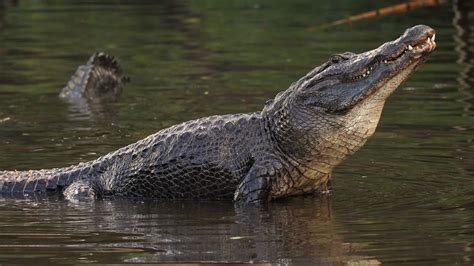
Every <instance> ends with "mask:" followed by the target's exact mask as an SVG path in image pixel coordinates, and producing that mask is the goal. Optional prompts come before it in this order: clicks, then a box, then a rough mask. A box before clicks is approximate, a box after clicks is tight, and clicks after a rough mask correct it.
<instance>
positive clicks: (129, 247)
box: [0, 197, 377, 265]
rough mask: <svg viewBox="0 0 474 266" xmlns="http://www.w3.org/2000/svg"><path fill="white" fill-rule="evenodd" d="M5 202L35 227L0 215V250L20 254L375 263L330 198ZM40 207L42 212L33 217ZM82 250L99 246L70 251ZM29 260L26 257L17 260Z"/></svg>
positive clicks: (103, 258)
mask: <svg viewBox="0 0 474 266" xmlns="http://www.w3.org/2000/svg"><path fill="white" fill-rule="evenodd" d="M7 202H8V201H7ZM5 203H6V202H5V201H3V202H2V201H1V199H0V204H1V205H5V206H7V207H2V208H3V209H5V208H7V209H9V210H8V211H5V210H4V212H5V214H8V215H9V218H8V223H13V222H14V220H15V219H18V221H21V223H26V224H35V227H34V228H33V227H28V228H26V229H27V230H25V229H24V228H23V226H21V225H20V224H18V225H17V226H10V227H9V229H8V230H7V231H6V230H3V229H6V228H2V226H3V225H5V222H6V219H5V218H3V220H2V219H0V228H1V229H2V230H0V240H1V241H0V242H1V243H3V244H0V254H9V255H15V254H16V255H20V254H21V248H22V247H25V248H28V251H29V253H31V254H37V255H40V254H44V253H45V249H47V248H54V249H59V250H56V252H58V251H61V253H62V254H54V255H52V254H46V255H49V256H52V257H51V258H47V259H51V260H55V261H61V260H68V259H69V260H73V261H77V260H79V259H82V260H84V261H91V262H103V261H107V262H121V261H123V262H142V263H146V262H164V261H166V262H173V261H181V262H182V261H189V262H194V261H213V262H265V261H273V262H281V263H284V264H287V263H291V262H298V261H307V262H311V263H313V264H315V263H316V264H317V263H325V264H327V265H334V264H336V265H337V264H342V263H348V262H351V263H368V262H370V263H373V264H376V263H377V260H374V259H370V258H364V257H362V256H354V255H351V252H354V251H357V250H360V249H361V248H363V247H364V245H361V244H357V243H348V242H347V241H346V240H345V239H344V237H343V236H342V232H343V231H344V229H343V228H342V227H341V225H340V224H338V222H337V221H336V219H335V218H334V217H332V215H331V202H330V198H326V197H321V198H318V197H305V198H297V199H292V200H291V201H288V202H277V203H274V204H270V205H268V206H266V207H255V206H248V207H235V208H234V206H233V205H232V204H231V203H224V202H209V203H203V202H201V203H192V202H174V203H172V202H129V201H118V200H117V201H96V202H87V203H79V204H74V203H68V202H64V201H57V200H41V201H35V202H28V201H27V202H22V203H21V204H18V203H17V202H15V201H11V202H9V203H10V204H11V206H9V204H5ZM25 203H26V204H25ZM16 205H18V206H21V205H29V206H28V207H26V208H25V212H28V214H27V213H25V212H22V211H21V210H20V209H17V208H16V207H15V206H16ZM42 210H47V211H46V212H45V213H42V214H41V217H38V215H39V213H37V212H39V211H42ZM57 212H60V213H61V215H57ZM28 230H29V231H28ZM72 232H74V234H73V235H71V233H72ZM40 235H41V236H43V238H45V239H48V240H47V241H46V240H45V241H44V244H41V245H38V246H37V248H36V249H35V248H34V247H32V246H28V243H29V241H31V240H32V239H34V238H35V237H36V236H40ZM20 236H22V237H20ZM64 236H66V237H64ZM14 247H16V248H18V249H15V248H14ZM87 248H94V249H95V250H99V251H101V252H94V253H82V254H80V253H77V252H74V251H75V250H76V249H79V250H84V249H87ZM116 252H120V253H121V254H122V253H123V254H122V257H117V256H115V257H114V253H116ZM58 253H59V252H58ZM33 257H34V255H33ZM4 260H5V255H0V262H2V261H4ZM32 261H35V260H31V259H29V258H28V257H25V258H19V261H17V262H20V263H21V262H32Z"/></svg>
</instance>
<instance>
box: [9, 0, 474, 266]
mask: <svg viewBox="0 0 474 266" xmlns="http://www.w3.org/2000/svg"><path fill="white" fill-rule="evenodd" d="M6 2H9V3H10V2H14V1H6ZM17 2H18V3H17V5H16V6H15V5H11V4H7V5H6V7H3V8H2V9H0V121H1V122H0V169H8V170H12V169H18V170H24V169H38V168H49V167H61V166H65V165H70V164H75V163H78V162H81V161H87V160H91V159H95V158H96V157H98V156H100V155H103V154H106V153H108V152H110V151H113V150H115V149H117V148H119V147H122V146H124V145H127V144H130V143H133V142H135V141H137V140H139V139H141V138H143V137H145V136H147V135H149V134H152V133H154V132H156V131H158V130H160V129H162V128H165V127H168V126H171V125H173V124H176V123H180V122H183V121H187V120H190V119H194V118H199V117H203V116H208V115H212V114H226V113H238V112H251V111H256V110H260V109H261V108H262V106H263V104H264V102H265V101H266V100H267V99H269V98H272V97H273V96H274V95H275V94H276V93H277V92H279V91H281V90H284V89H286V88H287V87H288V86H289V84H291V82H293V81H295V80H296V79H297V78H299V77H300V76H302V75H304V74H305V73H307V72H308V71H309V70H311V69H312V68H313V67H314V66H316V65H318V64H320V63H322V62H324V61H325V60H326V59H327V58H328V57H329V56H330V55H331V54H334V53H339V52H344V51H353V52H363V51H365V50H368V49H372V48H374V47H377V46H378V45H380V44H381V43H383V42H385V41H387V40H391V39H394V38H396V37H397V36H399V35H400V34H401V33H402V32H403V30H404V29H405V28H407V27H410V26H413V25H415V24H427V25H430V26H432V27H433V28H435V29H436V30H437V35H436V36H437V37H436V40H437V43H438V48H437V50H436V52H435V53H434V54H433V55H432V57H431V59H430V60H429V61H428V63H427V64H426V65H424V66H423V67H422V68H421V69H420V70H419V71H418V72H417V73H416V74H415V75H413V76H412V77H411V78H410V80H409V81H407V82H405V83H404V84H403V85H402V86H401V87H400V88H399V89H398V90H397V91H396V92H395V93H394V95H393V96H391V98H390V99H389V100H388V102H387V103H386V107H385V110H384V113H383V116H382V120H381V121H380V124H379V128H378V130H377V132H376V134H375V135H374V137H373V138H372V139H371V140H370V141H369V142H368V143H367V144H366V145H365V147H364V148H363V149H362V150H361V151H359V152H358V153H356V154H355V155H354V156H352V157H351V158H350V159H348V160H347V161H345V162H344V163H343V164H341V165H340V166H339V167H338V168H337V169H336V171H335V172H334V174H333V182H334V190H333V193H332V196H331V197H329V198H319V197H313V196H309V197H297V198H292V199H289V200H286V201H283V202H275V203H272V204H269V205H268V206H263V207H246V208H243V207H235V206H233V204H232V203H225V202H199V203H191V202H177V203H176V202H175V203H172V202H161V203H159V202H127V201H95V202H83V203H72V202H66V201H63V200H62V199H57V198H38V199H18V198H15V199H11V198H1V199H0V263H8V262H10V263H11V262H25V263H37V262H43V263H50V262H74V263H77V262H93V263H133V262H137V263H138V262H277V263H281V264H292V263H312V264H347V263H349V264H351V263H352V264H356V263H361V264H362V263H364V264H369V263H373V264H378V263H393V264H401V263H411V264H414V265H423V264H424V265H432V264H455V263H461V264H467V265H472V264H473V261H474V142H473V139H474V107H473V106H474V100H473V99H474V96H473V95H474V71H473V69H474V55H473V53H474V35H473V28H474V21H473V17H474V13H473V11H472V10H473V8H474V6H473V5H472V3H469V2H468V1H457V2H456V4H453V3H451V2H448V3H442V4H438V5H433V6H427V7H423V8H418V9H414V10H410V11H408V12H402V13H396V14H390V15H386V16H378V17H374V18H368V19H364V20H360V21H357V22H353V23H350V24H342V25H338V26H329V27H322V26H323V25H326V26H327V25H328V24H330V23H331V22H333V21H337V20H339V19H342V18H346V17H348V16H350V15H354V14H357V13H362V12H366V11H370V10H374V9H377V8H383V7H386V6H390V5H396V4H399V3H402V2H400V1H382V2H376V3H375V2H374V1H330V2H327V1H314V0H312V1H309V0H298V1H291V2H290V1H178V0H177V1H172V0H167V1H160V2H159V3H156V1H140V2H139V3H138V2H137V1H131V0H130V1H122V0H121V1H101V2H100V3H97V2H95V1H17ZM434 2H435V1H434ZM96 50H103V51H106V52H108V53H111V54H113V55H116V56H118V57H119V60H120V62H121V63H122V65H123V67H124V69H125V71H126V72H127V73H128V74H129V75H130V77H131V80H132V81H131V83H130V84H128V85H127V87H126V88H125V90H124V93H123V95H122V97H121V98H120V100H119V101H117V102H114V103H108V104H104V105H90V106H74V105H70V104H68V103H66V102H63V101H61V100H60V99H59V98H58V97H57V95H58V92H59V90H60V89H61V88H62V86H64V85H65V83H66V82H67V79H68V78H69V76H70V75H71V74H72V73H73V71H74V69H75V68H76V67H77V65H79V64H82V63H84V62H85V61H86V60H87V58H88V57H89V56H90V55H91V54H92V53H93V52H94V51H96Z"/></svg>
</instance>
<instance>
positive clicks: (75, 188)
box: [63, 179, 96, 201]
mask: <svg viewBox="0 0 474 266" xmlns="http://www.w3.org/2000/svg"><path fill="white" fill-rule="evenodd" d="M63 193H64V197H65V198H66V199H67V200H70V201H81V200H88V199H93V198H95V197H96V193H95V190H94V189H93V188H92V184H91V181H90V180H87V179H79V180H77V181H75V182H73V183H72V184H71V185H69V186H68V187H67V188H66V189H65V190H64V192H63Z"/></svg>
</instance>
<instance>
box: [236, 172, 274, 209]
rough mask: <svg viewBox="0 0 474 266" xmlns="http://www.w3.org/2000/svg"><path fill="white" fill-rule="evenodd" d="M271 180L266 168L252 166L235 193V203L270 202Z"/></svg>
mask: <svg viewBox="0 0 474 266" xmlns="http://www.w3.org/2000/svg"><path fill="white" fill-rule="evenodd" d="M271 179H272V178H271V176H270V174H269V173H268V171H267V170H266V168H265V167H263V166H257V165H254V166H252V168H250V171H249V172H248V173H247V175H246V176H245V177H244V178H243V179H242V181H241V182H240V183H239V185H238V187H237V190H236V191H235V193H234V201H236V202H247V203H248V202H261V201H268V200H270V189H271Z"/></svg>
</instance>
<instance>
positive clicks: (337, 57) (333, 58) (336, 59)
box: [329, 54, 344, 64]
mask: <svg viewBox="0 0 474 266" xmlns="http://www.w3.org/2000/svg"><path fill="white" fill-rule="evenodd" d="M343 59H344V58H342V56H341V55H338V54H336V55H332V56H331V57H329V61H330V62H331V63H333V64H337V63H339V62H341V61H343Z"/></svg>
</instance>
